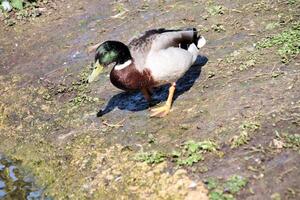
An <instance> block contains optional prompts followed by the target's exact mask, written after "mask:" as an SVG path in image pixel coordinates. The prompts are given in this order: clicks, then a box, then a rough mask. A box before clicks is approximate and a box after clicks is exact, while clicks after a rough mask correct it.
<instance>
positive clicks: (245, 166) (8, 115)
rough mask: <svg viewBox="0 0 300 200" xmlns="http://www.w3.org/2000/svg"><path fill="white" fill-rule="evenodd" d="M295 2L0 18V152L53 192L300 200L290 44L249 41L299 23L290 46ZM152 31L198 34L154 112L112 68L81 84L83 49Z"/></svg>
mask: <svg viewBox="0 0 300 200" xmlns="http://www.w3.org/2000/svg"><path fill="white" fill-rule="evenodd" d="M299 11H300V3H299V1H298V0H294V1H293V0H286V1H271V0H269V1H268V0H253V1H245V0H240V1H229V0H220V1H204V0H193V1H174V0H155V1H135V0H132V1H130V0H127V1H126V0H124V1H122V0H121V1H107V0H102V1H96V0H90V1H78V0H74V1H57V7H56V8H55V10H52V11H51V12H49V13H47V14H45V15H42V16H40V17H37V18H34V19H31V20H29V21H27V22H26V23H25V22H23V23H17V24H15V25H14V26H7V25H5V24H4V23H3V21H2V22H0V23H2V24H0V94H1V98H0V133H1V134H0V152H1V153H3V154H4V155H5V156H7V157H9V158H10V159H12V160H13V161H15V162H16V163H18V165H19V167H20V168H22V169H23V170H24V172H25V173H29V174H32V175H33V176H34V177H35V181H36V183H37V184H38V185H39V186H40V187H41V188H43V189H44V191H45V192H44V195H45V196H48V197H51V198H53V199H189V200H191V199H208V198H210V199H276V200H277V199H299V198H300V186H299V185H300V178H299V177H300V169H299V163H300V136H299V134H300V91H299V86H300V81H299V76H300V62H299V51H298V53H295V54H293V55H292V56H289V57H288V58H287V59H286V58H285V57H284V56H282V54H281V53H280V48H281V46H280V45H274V46H272V45H271V46H272V47H270V48H264V47H263V48H257V46H258V44H259V43H260V42H261V41H264V39H265V38H270V37H272V36H274V35H278V34H282V33H286V32H285V31H287V30H290V29H291V27H296V26H297V23H298V28H297V27H296V28H294V31H295V34H296V36H295V34H294V35H293V37H294V36H295V37H296V39H298V43H297V44H298V50H299V47H300V44H299V40H300V39H299V38H300V37H299V30H300V28H299ZM295 24H296V25H295ZM158 27H165V28H181V27H196V28H197V29H198V30H199V32H200V33H201V34H202V35H203V36H204V37H205V38H206V39H207V45H206V46H205V47H203V49H202V50H201V56H199V59H198V62H197V63H196V64H195V66H193V67H192V68H191V70H190V71H189V72H188V73H187V74H186V75H185V76H184V77H183V78H182V79H180V80H179V81H178V89H177V92H176V100H175V101H174V103H173V108H172V111H171V113H170V114H169V115H168V116H167V117H165V118H162V119H156V118H150V117H149V110H148V105H147V102H146V101H145V100H144V99H143V96H142V95H141V94H140V93H124V92H122V91H120V90H118V89H116V88H114V87H113V86H112V84H111V83H110V82H109V77H108V74H109V70H107V72H106V73H104V74H103V75H101V77H100V79H99V80H98V81H97V82H95V83H92V84H87V83H86V81H85V80H86V77H87V75H88V73H90V72H91V63H92V62H93V56H94V55H93V54H88V53H87V47H88V46H90V45H92V44H96V43H97V42H100V41H105V40H108V39H113V40H120V41H123V42H127V41H128V40H129V39H130V38H132V37H133V36H136V35H138V34H139V33H141V32H143V31H145V30H148V29H151V28H158ZM297 34H298V36H297ZM281 36H282V35H281ZM296 48H297V46H296ZM296 50H297V49H296ZM288 53H289V52H287V54H288ZM166 96H167V87H162V88H158V89H157V90H156V91H155V93H154V99H155V101H156V102H157V103H158V104H160V103H163V101H165V98H166ZM101 109H102V111H103V113H104V115H103V116H102V117H96V114H97V113H98V112H99V111H100V110H101ZM7 198H8V197H7Z"/></svg>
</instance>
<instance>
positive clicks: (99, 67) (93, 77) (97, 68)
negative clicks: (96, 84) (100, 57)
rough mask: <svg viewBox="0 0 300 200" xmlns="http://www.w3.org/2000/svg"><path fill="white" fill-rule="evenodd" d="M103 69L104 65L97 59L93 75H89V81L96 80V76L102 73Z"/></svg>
mask: <svg viewBox="0 0 300 200" xmlns="http://www.w3.org/2000/svg"><path fill="white" fill-rule="evenodd" d="M102 71H103V65H101V64H100V63H99V61H97V62H96V63H95V64H94V70H93V72H92V73H91V75H90V76H89V78H88V82H89V83H90V82H93V81H95V80H96V78H97V77H98V76H99V75H100V74H101V73H102Z"/></svg>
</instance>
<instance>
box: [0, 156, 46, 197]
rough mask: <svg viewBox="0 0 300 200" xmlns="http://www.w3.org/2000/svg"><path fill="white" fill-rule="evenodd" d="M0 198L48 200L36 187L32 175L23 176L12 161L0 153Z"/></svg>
mask: <svg viewBox="0 0 300 200" xmlns="http://www.w3.org/2000/svg"><path fill="white" fill-rule="evenodd" d="M0 199H5V200H22V199H26V200H37V199H45V200H50V198H47V197H45V196H44V193H43V190H42V189H41V188H38V187H36V185H35V184H34V182H33V179H32V177H30V176H24V175H23V174H22V173H21V171H20V170H19V169H18V167H16V166H15V165H14V163H13V162H12V161H11V160H9V159H7V158H5V157H4V156H3V155H1V154H0Z"/></svg>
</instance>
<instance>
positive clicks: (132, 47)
mask: <svg viewBox="0 0 300 200" xmlns="http://www.w3.org/2000/svg"><path fill="white" fill-rule="evenodd" d="M205 43H206V41H205V39H204V37H202V36H198V34H197V30H196V29H195V28H190V29H181V30H167V29H153V30H149V31H146V32H145V33H144V34H142V35H141V36H139V37H136V38H133V39H132V40H131V41H130V42H129V44H128V45H125V44H123V43H122V42H119V41H105V42H103V43H101V44H100V43H99V44H97V45H95V47H96V48H95V49H96V55H95V64H94V70H93V72H92V74H91V75H90V76H89V78H88V82H92V81H94V80H95V79H96V77H97V76H98V75H99V74H100V73H101V72H102V71H103V69H104V68H105V67H107V66H108V65H110V64H111V63H115V65H114V67H113V68H112V70H111V72H110V81H111V83H112V84H113V85H114V86H116V87H117V88H119V89H121V90H125V91H137V90H139V91H141V92H142V93H143V95H144V97H145V98H146V100H147V101H148V102H150V101H151V93H152V88H154V87H158V86H161V85H164V84H167V83H169V84H171V85H170V88H169V95H168V98H167V101H166V104H165V105H163V106H161V107H158V108H154V109H151V110H150V111H151V114H150V116H151V117H164V116H166V115H167V114H168V113H169V112H170V109H171V105H172V101H173V95H174V92H175V88H176V81H177V80H178V79H179V78H180V77H182V76H183V75H184V73H185V72H186V71H187V70H188V69H189V68H190V67H191V66H192V65H193V64H194V62H195V61H196V58H197V56H198V53H199V49H200V48H201V47H203V46H204V45H205Z"/></svg>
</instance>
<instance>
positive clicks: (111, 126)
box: [102, 119, 125, 128]
mask: <svg viewBox="0 0 300 200" xmlns="http://www.w3.org/2000/svg"><path fill="white" fill-rule="evenodd" d="M123 122H125V119H122V120H121V121H119V122H118V123H116V124H110V123H108V122H107V121H103V122H102V123H103V124H104V125H105V126H108V127H110V128H119V127H123V126H124V124H122V123H123Z"/></svg>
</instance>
